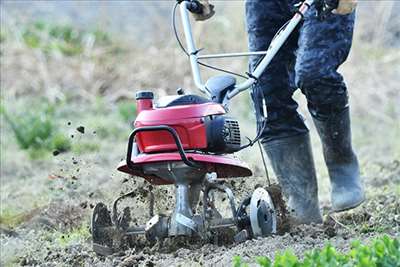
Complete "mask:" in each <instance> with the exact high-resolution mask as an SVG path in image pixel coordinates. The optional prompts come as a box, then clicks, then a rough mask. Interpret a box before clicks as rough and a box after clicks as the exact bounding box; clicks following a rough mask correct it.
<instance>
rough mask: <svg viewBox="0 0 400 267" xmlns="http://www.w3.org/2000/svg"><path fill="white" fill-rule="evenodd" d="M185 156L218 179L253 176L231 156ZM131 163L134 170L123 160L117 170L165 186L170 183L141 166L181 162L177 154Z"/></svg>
mask: <svg viewBox="0 0 400 267" xmlns="http://www.w3.org/2000/svg"><path fill="white" fill-rule="evenodd" d="M186 156H187V157H188V158H189V159H191V160H193V161H195V162H198V163H203V164H204V166H205V168H206V170H207V172H215V173H217V177H218V178H233V177H247V176H252V175H253V173H252V171H251V170H250V168H249V167H248V166H247V164H246V163H244V162H242V161H240V160H239V159H237V158H235V157H233V156H229V155H208V154H199V153H186ZM132 161H133V162H134V164H135V166H136V167H137V168H136V169H135V170H131V169H129V168H128V166H127V165H126V161H125V160H124V161H122V162H121V163H120V164H119V166H118V168H117V169H118V170H119V171H121V172H125V173H128V174H131V175H135V176H140V177H143V178H144V179H146V180H147V181H149V182H150V183H152V184H155V185H165V184H171V182H170V181H168V180H166V179H163V178H162V177H157V176H155V175H149V174H146V173H144V172H143V169H142V167H143V165H146V164H152V163H159V162H174V161H181V156H180V155H179V153H178V152H171V153H157V154H141V155H138V156H137V157H134V158H132Z"/></svg>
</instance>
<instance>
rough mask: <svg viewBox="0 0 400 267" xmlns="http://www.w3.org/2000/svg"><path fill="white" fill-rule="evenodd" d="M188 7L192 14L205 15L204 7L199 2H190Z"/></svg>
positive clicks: (193, 0) (191, 0) (192, 0)
mask: <svg viewBox="0 0 400 267" xmlns="http://www.w3.org/2000/svg"><path fill="white" fill-rule="evenodd" d="M186 7H187V9H188V10H189V11H190V12H192V13H195V14H203V5H202V4H201V3H200V2H199V1H197V0H190V1H189V2H188V3H187V5H186Z"/></svg>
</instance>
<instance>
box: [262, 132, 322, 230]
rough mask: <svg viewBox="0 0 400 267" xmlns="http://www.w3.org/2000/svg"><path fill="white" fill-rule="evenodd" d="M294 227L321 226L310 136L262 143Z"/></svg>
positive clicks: (305, 135) (298, 136)
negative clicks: (301, 225) (319, 224)
mask: <svg viewBox="0 0 400 267" xmlns="http://www.w3.org/2000/svg"><path fill="white" fill-rule="evenodd" d="M263 145H264V149H265V151H266V152H267V155H268V157H269V159H270V161H271V164H272V168H273V170H274V172H275V175H276V177H277V178H278V181H279V184H280V185H281V187H282V190H283V194H284V195H285V197H286V198H287V199H288V208H289V211H290V213H291V214H290V215H291V217H292V219H293V220H294V223H295V224H310V223H322V217H321V213H320V210H319V201H318V185H317V177H316V174H315V167H314V159H313V155H312V150H311V144H310V137H309V134H308V133H307V134H304V135H297V136H293V137H287V138H283V139H278V140H273V141H268V142H264V143H263Z"/></svg>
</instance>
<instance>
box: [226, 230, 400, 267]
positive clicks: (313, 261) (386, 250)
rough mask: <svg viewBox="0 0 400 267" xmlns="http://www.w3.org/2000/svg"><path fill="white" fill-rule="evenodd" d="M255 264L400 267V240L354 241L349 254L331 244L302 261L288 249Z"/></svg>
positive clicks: (239, 265)
mask: <svg viewBox="0 0 400 267" xmlns="http://www.w3.org/2000/svg"><path fill="white" fill-rule="evenodd" d="M256 262H257V263H258V265H259V266H262V267H313V266H316V267H318V266H321V267H322V266H332V267H336V266H337V267H340V266H348V267H350V266H355V267H364V266H365V267H375V266H376V267H378V266H379V267H399V266H400V240H399V239H397V238H391V237H389V236H387V235H385V236H382V237H380V238H377V239H375V240H373V241H372V242H371V244H369V245H363V244H361V242H359V241H355V242H353V243H352V246H351V250H350V251H349V252H348V253H341V252H338V251H337V250H336V249H335V248H334V247H333V246H332V245H330V244H328V245H326V246H325V247H324V248H323V249H315V250H312V251H311V252H306V253H305V255H304V258H303V260H301V259H299V258H298V257H297V256H296V255H295V254H294V253H293V252H292V251H290V250H287V251H285V252H284V253H283V254H280V253H277V254H276V256H275V260H274V261H273V262H272V261H271V260H270V259H269V258H267V257H258V258H257V259H256ZM233 266H234V267H245V266H248V264H247V263H244V262H243V261H242V259H241V258H240V257H239V256H235V257H234V258H233Z"/></svg>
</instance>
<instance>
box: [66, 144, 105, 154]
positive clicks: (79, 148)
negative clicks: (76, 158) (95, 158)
mask: <svg viewBox="0 0 400 267" xmlns="http://www.w3.org/2000/svg"><path fill="white" fill-rule="evenodd" d="M99 150H100V144H97V143H90V142H80V143H78V144H74V146H73V147H72V151H73V152H74V153H76V154H78V155H79V154H83V153H90V152H97V151H99Z"/></svg>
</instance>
